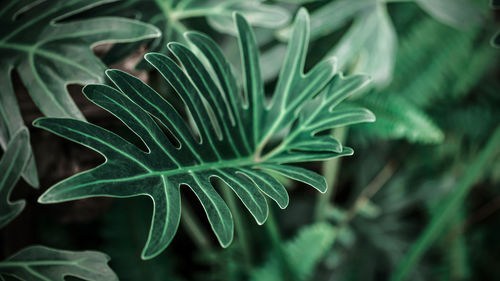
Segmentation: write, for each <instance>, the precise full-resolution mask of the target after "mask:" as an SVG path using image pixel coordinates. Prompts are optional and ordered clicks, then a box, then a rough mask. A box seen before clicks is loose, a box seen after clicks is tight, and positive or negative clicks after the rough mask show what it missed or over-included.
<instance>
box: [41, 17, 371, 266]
mask: <svg viewBox="0 0 500 281" xmlns="http://www.w3.org/2000/svg"><path fill="white" fill-rule="evenodd" d="M235 21H236V27H237V30H238V37H239V46H240V51H241V56H242V65H243V66H244V69H243V83H242V85H243V93H244V95H241V91H240V90H239V89H238V86H237V85H238V83H237V81H236V80H235V78H234V75H233V73H232V72H231V67H230V65H229V63H228V62H227V60H226V59H225V58H224V56H223V54H222V51H221V49H220V48H219V47H218V46H217V45H216V44H215V42H214V41H213V40H211V39H210V38H209V37H207V36H205V35H202V34H200V33H195V32H190V33H187V34H186V39H187V40H188V41H189V42H190V43H191V45H192V48H195V49H196V52H195V51H193V50H192V49H189V48H188V47H186V46H184V45H182V44H180V43H170V44H169V45H168V48H169V50H170V52H172V54H173V55H174V56H175V57H176V59H177V60H178V61H179V62H180V64H181V66H180V65H178V64H177V63H175V62H174V61H173V60H172V59H171V58H169V57H167V56H166V55H163V54H159V53H150V54H147V55H146V56H145V58H146V60H147V61H148V62H149V63H150V64H151V65H152V66H153V67H155V68H156V69H157V70H158V71H159V72H160V73H161V74H162V75H163V77H164V78H165V79H166V80H167V81H168V82H169V84H170V85H171V86H172V88H173V89H175V91H176V92H177V93H178V94H179V96H180V98H181V99H182V100H183V102H184V104H185V105H186V107H187V110H188V113H189V115H190V119H192V120H193V123H194V126H189V125H188V123H186V122H185V121H184V120H183V119H182V118H181V117H180V115H179V114H178V113H177V111H176V110H175V109H174V108H173V107H172V105H170V104H169V103H168V102H167V101H166V100H164V99H163V98H162V97H161V96H160V95H158V94H157V93H156V92H155V91H154V90H152V89H151V88H149V87H148V86H147V85H145V84H144V83H142V82H141V81H140V80H139V79H137V78H135V77H133V76H130V75H128V74H126V73H124V72H121V71H118V70H109V71H107V75H108V77H109V78H110V79H111V80H112V81H113V83H114V84H115V85H116V86H117V87H118V90H117V89H115V88H112V87H109V86H105V85H88V86H86V87H85V88H84V93H85V95H86V96H87V97H88V98H89V99H90V100H92V101H93V102H94V103H96V104H97V105H99V106H100V107H102V108H104V109H106V110H108V111H109V112H111V113H112V114H114V115H115V116H117V117H118V118H119V119H120V120H121V121H122V122H123V123H125V124H126V125H127V126H128V127H129V128H130V129H131V130H132V131H133V132H134V133H135V134H136V135H137V136H139V137H140V138H141V139H142V141H143V142H144V144H145V145H146V147H147V150H148V151H143V150H141V149H139V148H138V147H136V146H135V145H132V144H131V143H129V142H128V141H126V140H124V139H123V138H121V137H120V136H118V135H116V134H114V133H112V132H110V131H107V130H105V129H103V128H101V127H98V126H96V125H93V124H89V123H86V122H83V121H81V120H75V119H65V118H42V119H38V120H36V121H35V123H34V124H35V126H37V127H41V128H45V129H47V130H49V131H51V132H53V133H55V134H58V135H60V136H63V137H65V138H68V139H70V140H73V141H75V142H78V143H81V144H83V145H85V146H88V147H90V148H92V149H94V150H96V151H98V152H99V153H101V154H102V155H103V156H105V158H106V161H105V162H104V163H103V164H102V165H100V166H98V167H96V168H94V169H91V170H89V171H86V172H83V173H80V174H77V175H75V176H73V177H70V178H68V179H66V180H64V181H61V182H60V183H58V184H56V185H54V186H53V187H51V188H50V189H49V190H48V191H47V192H46V193H44V194H43V195H42V196H41V197H40V199H39V201H40V202H42V203H55V202H62V201H68V200H74V199H79V198H86V197H92V196H113V197H131V196H138V195H148V196H150V197H151V198H152V199H153V201H154V211H153V219H152V225H151V229H150V233H149V238H148V241H147V243H146V246H145V248H144V250H143V253H142V257H143V258H151V257H154V256H156V255H158V254H159V253H160V252H161V251H162V250H163V249H165V247H167V245H168V244H169V243H170V241H171V240H172V238H173V236H174V234H175V233H176V230H177V227H178V224H179V219H180V193H179V188H180V186H181V185H186V186H189V187H190V189H191V190H192V191H193V192H194V193H195V194H196V196H197V197H198V199H199V201H200V202H201V204H202V205H203V207H204V209H205V212H206V215H207V217H208V220H209V222H210V224H211V226H212V229H213V231H214V232H215V235H216V236H217V238H218V240H219V242H220V244H221V245H222V246H224V247H226V246H227V245H229V243H230V242H231V241H232V238H233V220H232V215H231V213H230V211H229V209H228V207H227V205H226V204H225V202H224V201H223V200H222V198H221V197H220V196H219V194H218V193H217V192H216V190H215V188H214V186H213V185H212V181H211V180H212V179H213V178H218V179H220V180H222V181H224V182H225V183H226V184H227V185H228V186H229V187H230V188H231V189H232V190H233V191H234V192H235V193H236V195H237V196H238V197H239V198H240V199H241V201H242V202H243V204H244V205H245V206H246V208H247V209H248V210H249V211H250V213H251V214H252V215H253V216H254V217H255V220H256V221H257V223H259V224H262V223H264V222H265V220H266V218H267V215H268V205H267V201H266V198H265V197H264V195H263V194H265V195H267V196H268V197H270V198H271V199H273V200H274V201H276V202H277V204H278V205H279V206H280V207H281V208H285V207H286V206H287V204H288V194H287V192H286V190H285V188H284V187H283V186H282V185H281V184H280V182H279V181H277V180H276V179H275V178H274V177H272V176H271V175H270V174H269V173H268V172H269V171H274V172H277V173H280V174H283V175H285V176H286V177H289V178H292V179H295V180H298V181H302V182H304V183H306V184H309V185H311V186H313V187H315V188H316V189H318V190H320V191H321V192H324V191H325V190H326V183H325V180H324V178H323V177H322V176H320V175H318V174H316V173H314V172H312V171H308V170H305V169H303V168H300V167H297V166H292V165H287V164H286V163H296V162H308V161H314V160H323V159H328V158H332V157H338V156H343V155H350V154H352V153H353V151H352V149H350V148H347V147H344V146H342V145H341V144H340V143H338V142H337V141H335V140H331V139H329V140H328V141H325V140H324V138H323V137H322V136H321V133H322V132H325V131H328V130H330V129H331V128H333V127H337V126H343V125H346V124H351V123H359V122H366V121H373V120H374V116H373V115H372V114H371V113H370V112H369V111H367V110H363V109H358V108H344V109H341V110H336V108H334V107H335V106H336V105H337V104H338V103H339V102H340V101H342V100H343V99H345V98H346V97H347V96H348V95H349V94H350V93H352V90H353V89H357V88H359V87H362V86H363V85H364V84H366V79H365V78H363V77H354V78H348V79H344V78H342V77H338V76H337V77H336V78H335V76H336V67H335V60H334V59H330V60H326V61H323V62H321V63H319V64H318V65H316V66H315V67H313V68H312V69H311V70H310V71H309V72H308V73H306V74H304V73H303V69H304V61H305V57H306V53H307V47H308V37H309V17H308V14H307V12H306V11H305V10H301V11H299V13H298V16H297V18H296V21H295V25H294V28H293V34H292V36H291V40H290V44H289V46H288V50H287V55H286V59H285V63H284V65H283V68H282V71H281V74H280V77H279V80H278V84H277V87H276V90H275V93H274V94H273V97H272V101H271V103H270V104H268V105H266V104H265V102H264V98H265V95H264V87H263V83H262V78H261V70H260V66H259V52H258V48H257V44H256V41H255V36H254V34H253V32H252V30H251V28H250V26H249V23H248V22H247V21H246V20H245V18H244V17H243V16H242V15H240V14H235ZM195 53H197V54H199V56H196V55H195ZM200 57H203V58H200ZM313 108H316V110H313ZM158 123H159V124H160V125H161V126H159V124H158ZM161 128H165V130H162V129H161ZM283 131H288V134H286V136H285V137H284V139H282V140H281V141H280V142H278V143H277V144H276V143H274V142H273V141H272V140H273V139H274V137H275V136H276V135H277V134H278V133H281V132H283Z"/></svg>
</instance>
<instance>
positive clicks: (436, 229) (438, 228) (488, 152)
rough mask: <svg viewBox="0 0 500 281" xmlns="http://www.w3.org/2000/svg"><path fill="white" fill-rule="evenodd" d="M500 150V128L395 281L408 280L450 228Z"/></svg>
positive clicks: (406, 258)
mask: <svg viewBox="0 0 500 281" xmlns="http://www.w3.org/2000/svg"><path fill="white" fill-rule="evenodd" d="M499 149H500V126H498V127H497V128H496V129H495V131H494V133H493V134H492V136H491V137H490V140H489V141H488V143H487V144H486V146H485V147H484V149H483V150H481V151H480V153H479V155H478V156H477V157H476V158H475V159H474V160H473V162H472V163H471V165H469V169H468V170H467V172H466V173H465V175H464V176H463V177H462V178H461V180H460V181H458V185H457V187H456V188H455V189H454V190H453V191H452V193H451V194H450V195H449V196H448V197H447V198H445V200H444V202H443V203H442V204H440V207H439V208H438V209H437V210H436V212H434V214H435V215H434V216H433V217H432V218H431V221H430V223H429V225H428V226H427V227H426V229H425V230H424V232H423V233H422V234H421V235H420V237H419V238H418V240H417V242H416V243H414V244H413V246H412V247H411V248H410V250H409V252H408V254H407V255H406V256H405V258H404V259H403V260H402V261H401V263H400V264H399V266H398V267H397V269H396V271H395V272H394V274H393V275H392V276H391V279H390V280H392V281H402V280H405V278H406V277H407V276H408V274H409V273H410V272H411V270H412V269H413V267H414V266H415V264H416V263H417V262H418V261H419V259H420V258H421V257H422V255H423V254H424V253H425V252H426V251H427V249H429V247H430V246H431V245H432V243H433V242H434V241H435V240H436V238H438V237H439V235H441V234H442V232H443V231H444V230H445V228H446V227H447V221H448V219H449V218H450V216H452V215H453V214H454V212H455V211H456V209H457V207H458V206H459V205H460V203H461V202H463V200H464V198H465V197H466V195H467V193H468V192H469V191H470V190H471V188H472V187H473V186H474V184H475V183H476V182H477V181H478V180H479V179H480V178H481V176H482V174H483V172H484V171H485V170H487V169H486V168H487V165H488V163H489V162H490V161H491V160H492V159H493V157H494V156H495V155H496V154H497V152H498V151H499Z"/></svg>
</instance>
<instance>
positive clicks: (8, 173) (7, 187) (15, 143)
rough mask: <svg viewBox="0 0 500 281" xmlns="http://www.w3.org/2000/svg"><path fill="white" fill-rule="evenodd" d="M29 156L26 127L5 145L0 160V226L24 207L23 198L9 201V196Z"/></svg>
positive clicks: (5, 223)
mask: <svg viewBox="0 0 500 281" xmlns="http://www.w3.org/2000/svg"><path fill="white" fill-rule="evenodd" d="M30 156H31V148H30V145H29V133H28V129H26V128H23V129H21V130H19V131H18V132H17V133H16V134H15V135H14V137H13V138H12V140H11V141H10V142H9V144H8V145H7V149H6V151H5V154H4V155H3V156H2V160H0V171H2V174H1V175H0V200H1V202H2V203H1V204H0V228H2V227H4V226H5V225H7V224H8V223H9V222H10V221H11V220H13V219H14V218H15V217H17V215H19V213H21V211H22V210H23V209H24V205H25V204H26V202H25V201H24V200H21V201H16V202H10V201H9V197H10V193H11V192H12V189H13V188H14V186H15V185H16V183H17V181H18V180H19V177H20V176H21V173H22V171H23V170H24V168H25V167H26V164H27V163H28V161H29V159H30Z"/></svg>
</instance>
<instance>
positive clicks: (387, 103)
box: [356, 93, 444, 143]
mask: <svg viewBox="0 0 500 281" xmlns="http://www.w3.org/2000/svg"><path fill="white" fill-rule="evenodd" d="M356 102H357V103H359V104H360V105H361V106H366V107H368V108H370V109H372V110H373V112H374V114H375V116H377V120H376V121H375V123H374V124H371V126H364V125H357V126H356V128H357V129H358V130H359V131H360V132H361V133H362V134H363V135H365V136H376V137H378V138H382V139H387V138H388V139H407V140H408V141H410V142H416V143H439V142H442V141H443V139H444V134H443V132H442V131H441V129H440V128H439V127H437V126H436V124H435V123H434V122H433V121H432V119H431V118H430V117H429V116H428V114H427V113H425V112H423V111H422V110H421V109H419V108H418V107H416V106H414V105H413V104H411V103H409V102H407V101H406V100H405V99H403V98H401V97H399V96H398V94H397V93H387V94H386V93H381V94H379V93H369V94H367V95H365V96H363V97H362V98H360V99H359V100H357V101H356Z"/></svg>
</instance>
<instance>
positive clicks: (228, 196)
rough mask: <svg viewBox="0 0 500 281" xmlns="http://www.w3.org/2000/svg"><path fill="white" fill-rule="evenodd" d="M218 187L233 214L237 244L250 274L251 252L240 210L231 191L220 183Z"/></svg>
mask: <svg viewBox="0 0 500 281" xmlns="http://www.w3.org/2000/svg"><path fill="white" fill-rule="evenodd" d="M220 187H221V189H222V194H223V196H224V199H225V200H226V203H227V204H228V206H229V210H231V213H232V214H233V218H234V226H235V228H236V233H237V235H238V236H237V238H238V242H239V244H240V246H241V251H242V254H243V259H244V264H245V267H246V268H245V269H246V270H247V272H248V273H250V272H251V271H252V250H251V245H250V242H249V239H248V235H247V228H246V227H245V226H244V225H243V218H242V217H241V212H240V208H239V206H238V205H237V204H238V203H237V202H236V198H235V196H234V193H233V191H232V190H231V188H230V187H229V186H227V184H225V183H222V184H221V185H220Z"/></svg>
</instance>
